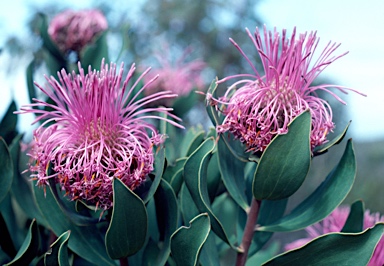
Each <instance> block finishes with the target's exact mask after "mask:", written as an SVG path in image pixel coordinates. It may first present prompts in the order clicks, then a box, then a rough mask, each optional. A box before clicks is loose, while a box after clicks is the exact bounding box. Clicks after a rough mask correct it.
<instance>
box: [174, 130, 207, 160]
mask: <svg viewBox="0 0 384 266" xmlns="http://www.w3.org/2000/svg"><path fill="white" fill-rule="evenodd" d="M204 136H205V132H204V130H203V129H202V128H201V129H198V128H195V127H191V128H190V129H188V131H187V133H186V134H185V136H184V138H183V141H182V142H181V145H180V157H188V156H189V155H191V153H192V152H194V151H195V150H196V149H197V147H199V146H200V144H201V143H202V142H203V140H204Z"/></svg>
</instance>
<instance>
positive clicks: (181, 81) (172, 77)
mask: <svg viewBox="0 0 384 266" xmlns="http://www.w3.org/2000/svg"><path fill="white" fill-rule="evenodd" d="M166 51H167V50H166ZM190 53H191V49H186V50H185V51H184V53H183V55H182V56H181V57H180V58H179V59H178V60H177V61H176V62H172V61H171V60H170V59H169V57H170V55H169V51H168V52H166V53H162V54H158V55H157V60H158V61H159V62H160V64H161V67H159V68H157V69H154V70H153V74H150V75H148V76H147V77H145V80H150V79H151V78H152V77H153V76H154V75H155V74H159V78H158V79H157V80H156V81H155V82H153V83H152V84H151V85H150V86H149V87H148V90H147V91H146V92H145V93H146V95H149V94H151V93H156V92H159V91H164V90H170V91H172V92H174V93H176V94H177V95H178V96H187V95H188V94H189V93H190V92H191V91H192V90H193V89H202V88H203V87H204V82H203V80H202V78H201V72H202V70H203V69H204V68H205V63H204V62H203V61H201V60H199V59H196V60H193V61H191V62H185V58H186V57H187V56H188V55H189V54H190ZM173 101H174V99H161V100H159V101H157V102H156V103H154V104H156V105H165V106H171V105H172V103H173Z"/></svg>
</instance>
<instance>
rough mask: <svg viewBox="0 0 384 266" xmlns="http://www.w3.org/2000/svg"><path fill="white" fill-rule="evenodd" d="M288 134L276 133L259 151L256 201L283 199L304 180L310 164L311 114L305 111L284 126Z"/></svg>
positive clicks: (254, 186)
mask: <svg viewBox="0 0 384 266" xmlns="http://www.w3.org/2000/svg"><path fill="white" fill-rule="evenodd" d="M288 130H289V131H288V133H287V134H284V135H277V136H276V137H275V138H274V139H273V140H272V141H271V143H270V144H269V145H268V147H267V148H266V149H265V151H264V152H263V154H262V156H261V158H260V161H259V163H258V165H257V168H256V172H255V177H254V179H253V184H252V190H253V196H254V197H255V198H256V199H258V200H264V199H268V200H278V199H284V198H287V197H289V196H291V195H292V194H293V193H295V192H296V191H297V190H298V189H299V188H300V186H301V184H302V183H303V182H304V180H305V177H306V176H307V173H308V170H309V166H310V163H311V146H310V139H309V136H310V133H311V114H310V113H309V111H306V112H304V113H302V114H301V115H299V116H298V117H296V118H295V119H294V120H293V121H292V122H291V124H290V125H288Z"/></svg>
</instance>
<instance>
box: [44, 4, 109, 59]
mask: <svg viewBox="0 0 384 266" xmlns="http://www.w3.org/2000/svg"><path fill="white" fill-rule="evenodd" d="M107 28H108V22H107V20H106V19H105V17H104V15H103V14H102V13H101V12H100V11H99V10H94V9H93V10H81V11H74V10H66V11H64V12H62V13H60V14H58V15H57V16H55V17H54V18H53V19H52V21H51V23H50V24H49V28H48V34H49V35H50V36H51V38H52V40H53V41H54V42H55V43H56V44H57V46H58V47H59V49H60V50H61V51H63V52H65V53H66V52H69V51H75V52H79V51H81V50H82V49H83V48H84V46H86V45H87V44H90V43H91V42H92V41H93V40H94V38H95V36H96V35H98V34H99V33H101V32H103V31H105V30H106V29H107Z"/></svg>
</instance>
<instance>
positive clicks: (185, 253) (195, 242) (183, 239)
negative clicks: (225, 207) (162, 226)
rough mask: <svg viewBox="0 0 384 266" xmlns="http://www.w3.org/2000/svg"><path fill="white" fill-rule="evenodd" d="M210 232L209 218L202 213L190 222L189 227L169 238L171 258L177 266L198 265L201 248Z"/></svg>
mask: <svg viewBox="0 0 384 266" xmlns="http://www.w3.org/2000/svg"><path fill="white" fill-rule="evenodd" d="M209 231H210V223H209V216H208V214H207V213H202V214H200V215H198V216H196V217H195V218H193V219H192V220H191V221H190V226H189V227H185V226H183V227H180V228H179V229H177V230H176V232H175V233H174V234H173V235H172V237H171V252H172V257H173V259H174V260H175V262H176V264H177V265H185V266H189V265H191V266H195V265H197V264H198V259H199V254H200V251H201V248H202V246H203V244H204V243H205V241H206V240H207V238H208V235H209Z"/></svg>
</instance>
